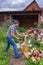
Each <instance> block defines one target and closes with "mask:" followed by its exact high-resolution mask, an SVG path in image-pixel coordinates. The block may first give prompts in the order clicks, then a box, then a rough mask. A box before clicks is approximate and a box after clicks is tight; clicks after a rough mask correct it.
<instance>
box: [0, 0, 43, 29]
mask: <svg viewBox="0 0 43 65" xmlns="http://www.w3.org/2000/svg"><path fill="white" fill-rule="evenodd" d="M41 13H42V11H41V8H40V7H39V6H38V4H37V2H36V1H35V0H34V1H33V2H32V3H31V4H29V5H28V6H27V7H26V8H25V9H24V10H23V11H4V12H0V22H5V21H6V20H8V19H17V20H19V21H20V26H22V27H24V28H29V27H37V24H38V23H39V22H40V15H41Z"/></svg>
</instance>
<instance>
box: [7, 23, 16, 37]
mask: <svg viewBox="0 0 43 65" xmlns="http://www.w3.org/2000/svg"><path fill="white" fill-rule="evenodd" d="M11 32H13V33H16V27H15V26H14V24H13V25H11V26H10V27H9V29H8V31H7V34H6V36H10V37H11V35H10V33H11Z"/></svg>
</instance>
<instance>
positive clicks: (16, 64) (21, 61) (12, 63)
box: [8, 54, 26, 65]
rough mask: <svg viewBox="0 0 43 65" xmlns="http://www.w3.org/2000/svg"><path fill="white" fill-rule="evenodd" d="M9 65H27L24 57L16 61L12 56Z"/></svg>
mask: <svg viewBox="0 0 43 65" xmlns="http://www.w3.org/2000/svg"><path fill="white" fill-rule="evenodd" d="M8 65H26V64H25V60H24V55H23V56H22V57H20V58H18V59H15V58H14V56H13V55H12V54H10V62H9V64H8Z"/></svg>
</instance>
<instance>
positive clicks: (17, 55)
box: [7, 37, 19, 58]
mask: <svg viewBox="0 0 43 65" xmlns="http://www.w3.org/2000/svg"><path fill="white" fill-rule="evenodd" d="M7 40H8V42H9V43H10V44H11V45H12V46H13V48H14V53H15V54H14V55H15V57H16V58H18V57H19V53H18V48H17V45H16V43H15V41H14V40H13V39H12V38H10V37H7Z"/></svg>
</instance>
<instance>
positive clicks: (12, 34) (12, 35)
mask: <svg viewBox="0 0 43 65" xmlns="http://www.w3.org/2000/svg"><path fill="white" fill-rule="evenodd" d="M10 35H11V37H13V38H15V39H17V40H18V39H19V38H17V37H16V36H15V35H14V33H13V32H11V33H10Z"/></svg>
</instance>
